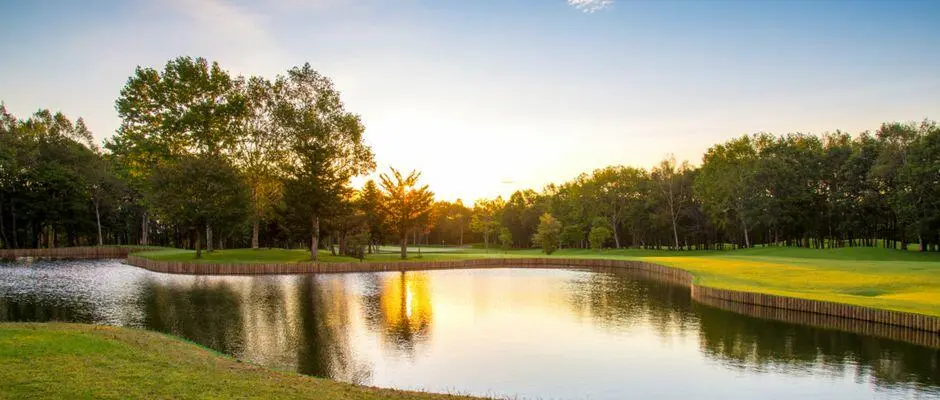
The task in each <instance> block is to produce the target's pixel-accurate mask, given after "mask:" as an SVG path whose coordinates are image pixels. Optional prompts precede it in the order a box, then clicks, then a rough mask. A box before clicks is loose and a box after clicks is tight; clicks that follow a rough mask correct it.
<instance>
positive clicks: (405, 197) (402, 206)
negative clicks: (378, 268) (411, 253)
mask: <svg viewBox="0 0 940 400" xmlns="http://www.w3.org/2000/svg"><path fill="white" fill-rule="evenodd" d="M391 170H392V175H388V174H384V173H383V174H382V175H380V176H379V178H380V181H381V186H382V191H383V199H384V202H383V205H384V209H383V211H384V214H385V215H386V216H387V218H388V221H389V225H390V226H391V227H392V229H393V230H394V231H395V233H396V234H397V235H398V238H399V241H400V244H401V259H402V260H404V259H406V258H408V234H409V233H411V231H412V229H415V228H416V223H417V222H418V220H419V219H420V218H422V217H424V216H426V215H427V213H428V212H429V211H430V210H431V205H432V203H433V201H434V193H433V192H431V190H430V189H428V186H427V185H424V186H419V185H418V179H419V178H420V177H421V173H420V172H418V171H411V173H409V174H408V175H407V176H404V175H402V174H401V173H400V172H398V170H396V169H395V168H391Z"/></svg>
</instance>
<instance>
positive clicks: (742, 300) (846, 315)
mask: <svg viewBox="0 0 940 400" xmlns="http://www.w3.org/2000/svg"><path fill="white" fill-rule="evenodd" d="M127 263H128V264H131V265H134V266H137V267H140V268H144V269H148V270H151V271H155V272H163V273H170V274H190V275H264V274H314V273H344V272H380V271H423V270H437V269H467V268H626V269H630V270H634V271H636V272H642V273H643V274H644V275H647V276H650V277H652V278H655V279H658V280H662V281H666V282H670V283H675V284H678V285H682V286H686V287H688V288H690V289H691V293H692V299H694V300H696V301H699V302H701V303H704V304H708V305H715V306H718V307H720V308H724V309H729V310H731V311H738V312H743V313H745V314H748V315H754V316H758V317H760V316H764V315H768V311H766V310H758V309H757V308H753V307H752V308H748V307H739V306H736V305H752V306H760V307H761V308H769V309H776V310H790V311H798V312H803V313H812V314H817V315H823V316H829V317H836V318H841V319H848V320H856V321H866V322H871V323H877V324H883V325H889V326H894V327H903V328H906V329H915V330H919V331H922V332H929V333H931V334H934V335H937V334H940V317H934V316H929V315H922V314H915V313H908V312H903V311H891V310H879V309H874V308H868V307H862V306H855V305H849V304H841V303H834V302H828V301H817V300H806V299H798V298H794V297H786V296H777V295H771V294H762V293H751V292H741V291H736V290H728V289H716V288H711V287H705V286H699V285H696V284H695V283H694V276H693V275H692V274H691V273H690V272H688V271H685V270H682V269H678V268H673V267H667V266H663V265H658V264H652V263H647V262H642V261H628V260H592V259H562V258H488V259H478V260H453V261H396V262H387V263H365V262H347V263H315V262H307V263H297V264H249V263H245V264H203V263H194V262H183V261H156V260H150V259H146V258H142V257H138V256H135V255H133V254H130V255H128V257H127ZM775 319H779V318H775ZM845 323H851V322H845ZM897 336H898V335H892V337H897ZM934 340H940V339H938V338H934V339H928V340H926V341H922V340H918V343H934ZM936 347H940V346H936Z"/></svg>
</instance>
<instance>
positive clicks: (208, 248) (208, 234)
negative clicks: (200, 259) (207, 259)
mask: <svg viewBox="0 0 940 400" xmlns="http://www.w3.org/2000/svg"><path fill="white" fill-rule="evenodd" d="M206 252H208V253H211V252H212V227H211V226H209V225H208V224H206Z"/></svg>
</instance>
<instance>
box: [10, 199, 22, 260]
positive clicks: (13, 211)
mask: <svg viewBox="0 0 940 400" xmlns="http://www.w3.org/2000/svg"><path fill="white" fill-rule="evenodd" d="M13 193H14V195H15V194H16V191H14V192H13ZM10 225H12V226H13V248H14V249H16V248H19V247H20V240H19V237H17V234H16V198H15V197H11V198H10Z"/></svg>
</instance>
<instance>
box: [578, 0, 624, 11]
mask: <svg viewBox="0 0 940 400" xmlns="http://www.w3.org/2000/svg"><path fill="white" fill-rule="evenodd" d="M613 4H614V0H568V5H570V6H572V7H574V8H577V9H579V10H581V11H584V12H586V13H593V12H595V11H600V10H603V9H606V8H610V6H612V5H613Z"/></svg>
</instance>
